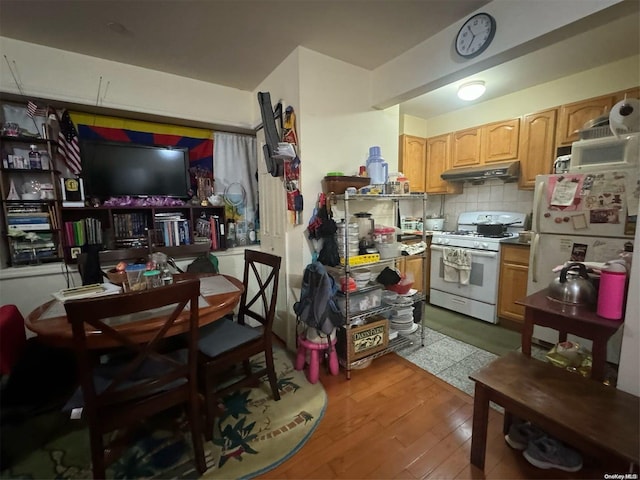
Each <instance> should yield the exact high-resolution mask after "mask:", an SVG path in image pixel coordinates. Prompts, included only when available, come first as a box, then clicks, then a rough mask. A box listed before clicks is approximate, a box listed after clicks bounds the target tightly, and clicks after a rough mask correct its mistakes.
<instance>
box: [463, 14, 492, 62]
mask: <svg viewBox="0 0 640 480" xmlns="http://www.w3.org/2000/svg"><path fill="white" fill-rule="evenodd" d="M495 34H496V20H495V19H494V18H493V17H492V16H491V15H489V14H488V13H478V14H476V15H474V16H472V17H470V18H469V19H468V20H467V21H466V22H464V25H462V27H461V28H460V30H459V31H458V35H457V36H456V53H457V54H458V55H460V56H461V57H464V58H473V57H475V56H477V55H480V54H481V53H482V52H484V51H485V50H486V49H487V47H488V46H489V44H490V43H491V41H492V40H493V36H494V35H495Z"/></svg>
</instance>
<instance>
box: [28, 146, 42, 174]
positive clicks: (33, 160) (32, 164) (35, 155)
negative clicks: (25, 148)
mask: <svg viewBox="0 0 640 480" xmlns="http://www.w3.org/2000/svg"><path fill="white" fill-rule="evenodd" d="M29 148H31V150H30V151H29V168H32V169H41V168H42V156H41V155H40V152H39V151H38V147H36V146H35V145H31V146H30V147H29Z"/></svg>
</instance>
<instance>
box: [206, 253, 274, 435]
mask: <svg viewBox="0 0 640 480" xmlns="http://www.w3.org/2000/svg"><path fill="white" fill-rule="evenodd" d="M280 263H281V258H280V257H279V256H276V255H271V254H268V253H263V252H258V251H255V250H245V252H244V276H243V283H244V292H243V293H242V296H241V298H240V304H239V309H238V315H237V319H236V321H234V320H232V319H230V318H228V317H225V318H223V319H221V320H218V321H216V322H213V323H211V324H209V325H206V326H205V327H203V328H201V329H200V340H199V342H198V346H199V349H200V372H201V381H202V382H203V387H204V394H205V399H206V411H207V428H211V427H212V425H213V420H214V417H215V413H216V410H217V404H218V399H219V398H221V397H223V396H224V395H226V394H228V393H230V392H232V391H235V390H237V389H239V388H242V387H247V386H251V385H255V384H258V383H259V381H260V378H262V377H263V376H264V375H267V376H268V378H269V384H270V386H271V391H272V393H273V398H274V399H275V400H280V392H279V391H278V385H277V378H276V372H275V368H274V364H273V348H272V347H273V320H274V317H275V313H276V301H277V298H278V277H279V273H280ZM254 292H255V293H254ZM248 319H253V320H255V321H257V322H258V325H257V326H256V327H253V326H250V325H249V324H248V322H247V320H248ZM258 354H264V362H265V363H264V366H262V365H261V368H259V369H258V370H256V371H252V368H251V362H250V359H251V357H253V356H254V355H258ZM238 365H242V367H243V368H242V370H243V372H242V375H240V377H239V378H238V377H237V376H236V375H238V372H236V371H235V370H233V371H232V373H231V375H232V378H233V380H231V382H232V383H230V384H224V386H223V387H222V388H219V385H220V384H221V382H222V379H223V378H224V375H225V373H228V372H229V370H230V369H232V367H235V366H238Z"/></svg>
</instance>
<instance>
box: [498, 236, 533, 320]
mask: <svg viewBox="0 0 640 480" xmlns="http://www.w3.org/2000/svg"><path fill="white" fill-rule="evenodd" d="M501 257H502V258H501V260H500V281H499V286H498V316H499V317H501V318H506V319H509V320H513V321H516V322H518V323H523V322H524V307H523V306H522V305H518V304H517V303H515V302H516V300H520V299H522V298H524V297H526V296H527V274H528V271H529V248H528V247H527V246H526V245H522V246H520V245H507V244H505V245H503V246H502V248H501Z"/></svg>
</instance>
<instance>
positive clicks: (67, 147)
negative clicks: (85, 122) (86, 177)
mask: <svg viewBox="0 0 640 480" xmlns="http://www.w3.org/2000/svg"><path fill="white" fill-rule="evenodd" d="M58 152H59V153H60V155H61V156H62V159H63V160H64V163H65V164H66V165H67V167H68V168H69V170H70V171H71V172H72V173H73V174H74V175H79V174H80V172H81V171H82V164H81V163H80V145H79V144H78V134H77V132H76V127H74V126H73V122H72V121H71V117H70V116H69V111H68V110H65V111H64V112H63V113H62V118H61V119H60V133H59V135H58Z"/></svg>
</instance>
